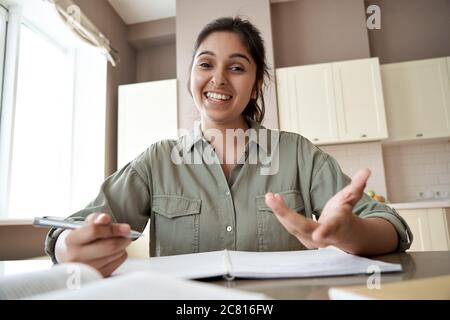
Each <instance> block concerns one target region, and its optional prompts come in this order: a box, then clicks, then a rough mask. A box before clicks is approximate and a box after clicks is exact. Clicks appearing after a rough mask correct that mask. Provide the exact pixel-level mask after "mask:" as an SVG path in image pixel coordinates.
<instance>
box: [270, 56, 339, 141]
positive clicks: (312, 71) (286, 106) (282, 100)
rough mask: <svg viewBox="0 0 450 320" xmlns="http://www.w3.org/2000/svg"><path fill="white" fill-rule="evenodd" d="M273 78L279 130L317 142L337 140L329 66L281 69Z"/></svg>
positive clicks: (331, 76) (334, 103)
mask: <svg viewBox="0 0 450 320" xmlns="http://www.w3.org/2000/svg"><path fill="white" fill-rule="evenodd" d="M276 77H277V96H278V117H279V121H280V130H285V131H291V132H297V133H301V134H302V135H304V136H305V137H307V138H308V139H309V140H311V141H312V142H313V143H316V144H326V143H333V142H336V141H338V133H337V119H336V102H335V99H334V90H333V74H332V68H331V65H330V64H318V65H311V66H304V67H292V68H282V69H278V70H277V71H276Z"/></svg>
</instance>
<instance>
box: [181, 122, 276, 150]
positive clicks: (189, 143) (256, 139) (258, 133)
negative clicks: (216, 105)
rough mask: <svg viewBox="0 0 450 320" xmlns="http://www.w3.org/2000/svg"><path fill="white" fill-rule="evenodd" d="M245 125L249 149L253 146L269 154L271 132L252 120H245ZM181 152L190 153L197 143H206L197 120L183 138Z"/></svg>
mask: <svg viewBox="0 0 450 320" xmlns="http://www.w3.org/2000/svg"><path fill="white" fill-rule="evenodd" d="M246 121H247V124H248V126H249V128H250V129H252V130H250V135H249V147H250V146H251V145H252V144H253V145H257V146H258V147H259V148H261V149H262V150H264V152H265V153H266V154H269V153H270V150H271V139H270V135H271V131H272V130H268V129H266V128H265V127H264V126H262V125H261V124H260V123H258V122H256V121H255V120H253V119H250V118H247V119H246ZM183 140H184V141H183V151H184V153H190V152H192V150H193V148H194V146H197V145H198V144H199V143H202V142H204V143H208V141H207V140H206V138H205V137H204V136H203V132H202V128H201V122H200V121H199V120H197V121H195V122H194V127H193V129H192V130H191V131H190V132H189V134H187V135H186V136H185V139H183Z"/></svg>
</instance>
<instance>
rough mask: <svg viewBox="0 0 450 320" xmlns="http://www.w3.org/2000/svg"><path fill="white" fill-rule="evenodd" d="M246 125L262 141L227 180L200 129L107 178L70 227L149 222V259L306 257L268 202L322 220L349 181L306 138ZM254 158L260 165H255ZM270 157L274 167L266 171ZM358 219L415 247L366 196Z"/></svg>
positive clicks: (49, 248)
mask: <svg viewBox="0 0 450 320" xmlns="http://www.w3.org/2000/svg"><path fill="white" fill-rule="evenodd" d="M249 125H250V127H251V128H252V129H254V130H255V132H257V134H256V135H250V137H249V138H248V142H247V144H246V149H245V152H244V153H243V155H242V157H241V159H240V161H238V164H237V165H235V166H234V167H233V169H232V171H231V173H230V176H229V179H228V180H227V179H226V177H225V175H224V173H223V170H222V168H221V165H220V163H219V162H218V161H216V162H214V161H209V160H208V159H207V160H208V161H205V159H206V158H204V156H205V155H206V154H209V155H212V157H209V159H211V158H212V159H217V157H215V153H214V149H213V147H212V145H210V144H209V143H208V142H207V140H206V139H205V138H204V136H203V134H202V131H201V128H200V123H197V125H196V126H195V128H194V129H193V130H191V132H190V134H188V135H185V136H182V137H180V138H179V139H177V140H163V141H159V142H157V143H155V144H153V145H151V146H150V147H149V148H148V149H147V150H146V151H144V152H143V153H142V154H141V155H139V156H138V157H137V158H136V159H134V160H133V161H131V162H130V163H128V164H127V165H126V166H124V167H123V168H121V169H120V170H118V171H117V172H116V173H114V174H113V175H111V176H110V177H108V178H107V179H106V180H105V181H104V182H103V184H102V185H101V188H100V192H99V194H98V195H97V197H96V198H95V199H94V200H93V201H92V202H91V203H90V204H89V205H88V206H87V207H86V208H85V209H83V210H81V211H79V212H77V213H75V214H73V215H72V216H71V217H70V218H69V219H72V220H82V219H84V218H85V217H86V216H87V215H88V214H90V213H92V212H104V213H108V214H110V215H111V216H112V218H113V220H114V221H116V222H121V223H128V224H130V226H131V228H132V229H134V230H137V231H143V230H144V228H145V226H146V224H147V223H148V222H149V223H150V256H165V255H174V254H184V253H195V252H204V251H213V250H222V249H228V250H244V251H276V250H301V249H306V248H305V247H304V246H303V245H302V244H301V243H300V242H299V241H298V240H297V239H296V238H295V237H294V236H292V235H290V234H289V233H288V232H287V231H286V229H285V228H284V227H283V226H282V225H281V224H280V222H279V221H278V220H277V218H276V217H275V215H274V214H273V213H272V211H271V209H270V208H269V207H267V205H266V204H265V200H264V197H265V194H266V193H267V192H274V193H279V194H281V195H282V196H283V197H284V199H285V202H286V204H287V205H288V206H289V207H290V208H292V209H293V210H295V211H297V212H298V213H299V214H302V215H304V216H306V217H308V218H312V217H313V216H315V217H316V218H318V217H319V216H320V214H321V212H322V209H323V208H324V206H325V204H326V202H327V201H328V199H330V198H331V197H332V196H333V195H334V194H336V193H337V192H338V191H339V190H341V189H342V188H343V187H345V186H346V185H347V184H349V183H350V178H349V177H348V176H346V175H345V174H344V173H343V172H342V170H341V169H340V167H339V164H338V163H337V161H336V160H335V159H334V158H332V157H331V156H330V155H328V154H326V153H324V152H323V151H321V150H320V149H319V148H318V147H316V146H315V145H313V144H312V143H311V142H310V141H308V140H307V139H306V138H304V137H302V136H301V135H298V134H295V133H290V132H283V131H276V130H269V129H265V128H264V127H262V126H260V125H259V124H258V123H256V122H253V121H251V120H249ZM263 133H264V134H265V133H268V134H269V138H264V134H263ZM274 137H275V138H274ZM254 154H257V155H258V156H259V157H261V159H262V160H261V161H255V159H254V158H252V157H253V156H252V155H254ZM202 156H203V158H202ZM270 156H272V160H273V161H272V163H271V164H270V165H267V163H268V161H267V159H270ZM180 159H191V160H192V159H196V160H197V162H200V163H197V162H194V161H191V163H186V161H184V162H183V161H180ZM199 159H200V161H198V160H199ZM258 159H259V158H258ZM277 159H278V162H277V161H276V160H277ZM263 160H264V161H263ZM180 162H181V163H180ZM192 162H194V163H192ZM267 168H269V169H267ZM354 213H355V214H357V215H359V216H360V217H362V218H369V217H380V218H383V219H386V220H388V221H390V222H391V223H392V224H393V226H394V227H395V228H396V230H397V232H398V237H399V245H398V250H399V251H404V250H406V249H408V248H409V247H410V245H411V241H412V234H411V231H410V229H409V227H408V226H407V224H406V222H405V221H404V220H403V219H402V217H400V216H399V215H398V214H397V213H396V211H395V210H394V209H392V208H390V207H388V206H386V205H384V204H381V203H379V202H377V201H374V200H372V199H371V198H370V197H368V196H367V195H365V194H364V196H363V198H362V199H361V200H360V201H359V202H358V203H357V204H356V206H355V207H354ZM60 233H61V230H59V229H57V230H55V229H52V230H50V232H49V235H48V236H47V239H46V252H47V254H49V255H50V256H51V257H52V258H53V261H55V262H56V260H55V258H54V246H55V242H56V239H57V237H58V235H59V234H60ZM373 241H377V239H373Z"/></svg>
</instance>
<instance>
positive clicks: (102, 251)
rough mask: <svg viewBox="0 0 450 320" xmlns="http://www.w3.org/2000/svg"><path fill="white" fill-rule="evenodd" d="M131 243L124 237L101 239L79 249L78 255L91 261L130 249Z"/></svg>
mask: <svg viewBox="0 0 450 320" xmlns="http://www.w3.org/2000/svg"><path fill="white" fill-rule="evenodd" d="M130 243H131V239H129V238H122V237H113V238H107V239H100V240H97V241H95V242H92V243H90V244H88V245H83V246H81V247H79V248H77V254H78V255H79V256H80V257H83V259H84V260H85V261H89V260H93V259H98V258H103V257H107V256H110V255H113V254H116V253H117V252H120V251H122V250H124V249H125V248H126V247H128V246H129V245H130Z"/></svg>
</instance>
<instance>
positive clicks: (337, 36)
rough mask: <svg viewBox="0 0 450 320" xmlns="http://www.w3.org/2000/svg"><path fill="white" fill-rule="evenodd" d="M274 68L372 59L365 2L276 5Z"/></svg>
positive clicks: (308, 0) (313, 0)
mask: <svg viewBox="0 0 450 320" xmlns="http://www.w3.org/2000/svg"><path fill="white" fill-rule="evenodd" d="M271 12H272V29H273V44H274V54H275V67H277V68H281V67H289V66H296V65H305V64H313V63H325V62H332V61H339V60H351V59H360V58H368V57H370V50H369V39H368V35H367V27H366V15H365V7H364V1H363V0H339V1H335V0H297V1H291V2H282V3H273V4H272V5H271Z"/></svg>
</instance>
